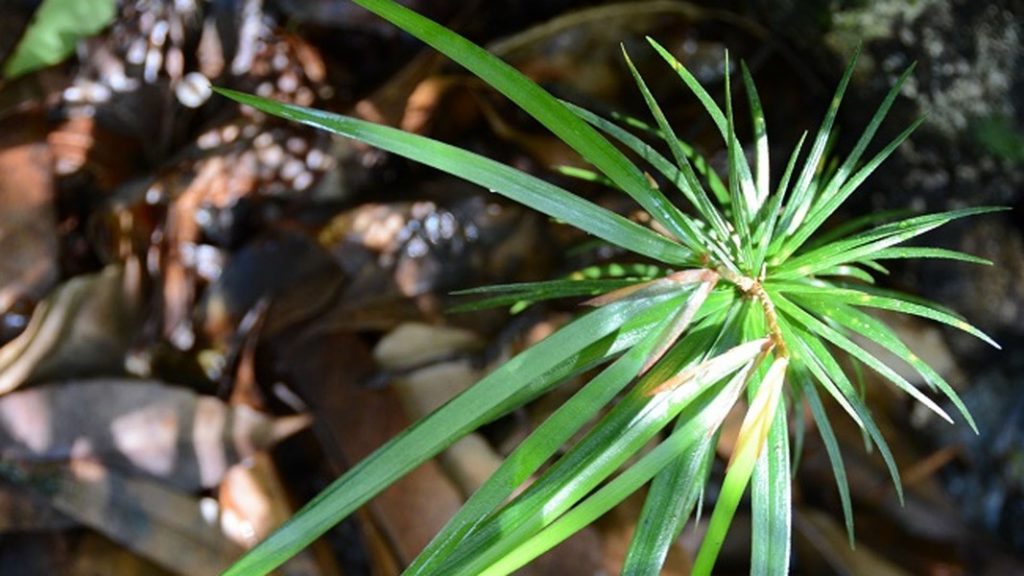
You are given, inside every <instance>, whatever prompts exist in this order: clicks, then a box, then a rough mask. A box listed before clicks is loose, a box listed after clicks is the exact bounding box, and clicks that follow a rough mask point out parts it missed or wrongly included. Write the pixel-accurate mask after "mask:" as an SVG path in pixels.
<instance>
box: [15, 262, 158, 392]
mask: <svg viewBox="0 0 1024 576" xmlns="http://www.w3.org/2000/svg"><path fill="white" fill-rule="evenodd" d="M139 292H140V277H139V270H138V266H137V264H136V263H134V262H129V263H128V264H126V265H125V266H124V267H122V266H119V265H111V266H108V267H107V268H105V269H104V270H103V271H102V272H100V273H98V274H90V275H82V276H77V277H75V278H73V279H71V280H69V281H67V282H65V283H64V284H62V285H61V286H59V287H58V288H57V289H56V290H54V292H53V293H51V294H50V295H49V296H48V297H47V298H46V299H45V300H43V301H42V302H41V303H40V304H39V305H38V306H37V307H36V309H35V310H34V311H33V313H32V318H31V320H29V323H28V326H26V328H25V331H24V332H22V333H21V334H20V335H19V336H18V337H17V338H15V339H14V340H12V341H10V342H9V343H7V345H5V346H4V347H3V348H0V394H4V393H7V392H10V391H11V390H14V389H15V388H17V387H18V386H20V385H21V384H23V383H25V382H28V381H40V380H44V379H57V378H67V377H69V376H72V375H74V376H76V377H80V376H83V375H92V374H102V373H107V374H109V373H112V372H113V373H118V372H123V371H124V357H125V354H126V353H127V351H128V348H129V346H130V343H131V339H132V336H133V334H134V332H135V329H136V326H137V321H138V314H137V312H138V303H139Z"/></svg>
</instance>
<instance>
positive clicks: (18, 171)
mask: <svg viewBox="0 0 1024 576" xmlns="http://www.w3.org/2000/svg"><path fill="white" fill-rule="evenodd" d="M45 130H46V124H45V122H44V121H43V119H42V118H41V117H38V116H36V115H19V116H15V117H13V118H10V119H8V120H6V121H3V122H0V254H3V255H4V256H3V258H0V314H4V313H6V312H7V311H8V310H9V309H10V308H11V307H12V306H13V305H14V304H15V303H17V302H18V301H20V300H22V299H26V300H29V301H30V302H32V303H34V302H35V301H37V300H39V299H40V298H42V297H43V295H44V294H45V293H46V291H47V290H48V289H49V288H50V287H51V286H52V285H53V283H54V282H55V281H56V280H57V217H56V215H55V213H54V206H53V203H54V186H53V177H52V169H51V163H52V159H51V157H50V150H49V147H48V146H47V144H46V140H45Z"/></svg>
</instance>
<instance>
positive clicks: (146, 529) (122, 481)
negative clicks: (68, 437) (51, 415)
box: [19, 460, 242, 576]
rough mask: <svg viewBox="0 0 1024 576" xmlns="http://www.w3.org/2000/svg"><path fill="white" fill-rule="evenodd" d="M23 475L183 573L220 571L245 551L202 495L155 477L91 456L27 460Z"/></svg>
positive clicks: (54, 499)
mask: <svg viewBox="0 0 1024 576" xmlns="http://www.w3.org/2000/svg"><path fill="white" fill-rule="evenodd" d="M19 476H20V478H19V484H21V485H23V486H26V487H29V488H30V489H31V490H33V491H35V492H36V493H38V494H41V495H43V496H45V497H46V498H47V499H48V500H49V502H50V503H51V504H52V505H53V507H54V508H56V509H57V510H59V511H60V512H62V513H64V514H66V515H68V516H70V517H72V518H74V519H75V520H77V521H78V522H80V523H82V524H84V525H86V526H89V527H90V528H92V529H94V530H96V531H98V532H100V533H102V534H104V535H106V536H107V537H109V538H110V539H111V540H113V541H115V542H117V543H119V544H121V545H123V546H124V547H126V548H128V549H129V550H132V551H133V552H135V553H137V554H139V555H140V556H143V557H145V558H147V559H149V560H151V561H153V562H155V563H156V564H158V565H160V566H162V567H164V568H166V569H168V570H171V571H173V572H176V573H178V574H183V575H189V576H203V575H206V574H209V575H211V576H212V575H216V574H219V573H221V572H222V571H224V570H225V569H226V568H227V567H228V566H229V565H230V564H231V563H232V561H233V560H234V559H235V558H237V557H239V556H240V555H241V553H242V549H241V547H239V546H238V545H236V544H235V543H234V542H232V541H231V540H230V539H228V538H227V537H226V536H224V534H223V533H222V532H221V531H220V529H219V528H218V527H217V525H216V523H215V522H210V521H209V520H207V519H206V515H204V514H203V510H202V507H201V506H200V501H199V499H197V498H195V497H193V496H189V495H187V494H184V493H181V492H177V491H175V490H173V489H170V488H166V487H164V486H161V485H159V484H157V483H155V482H153V481H150V480H142V479H133V478H129V477H126V476H122V475H120V474H118V473H116V472H114V471H112V470H109V469H107V468H104V467H103V466H102V465H100V464H98V463H96V462H92V461H88V460H73V461H71V462H69V463H67V464H56V465H55V464H41V465H32V466H23V467H21V471H20V474H19Z"/></svg>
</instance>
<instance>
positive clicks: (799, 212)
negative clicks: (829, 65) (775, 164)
mask: <svg viewBox="0 0 1024 576" xmlns="http://www.w3.org/2000/svg"><path fill="white" fill-rule="evenodd" d="M859 55H860V47H858V48H857V51H856V52H854V54H853V57H852V58H851V59H850V63H849V64H848V65H847V66H846V71H845V72H844V73H843V77H842V79H841V80H840V81H839V86H838V87H836V92H835V94H834V95H833V96H832V102H831V103H830V104H829V107H828V111H827V112H826V113H825V119H824V120H822V122H821V127H820V128H819V129H818V135H817V136H816V137H815V138H814V143H813V144H811V151H810V153H809V154H808V156H807V160H806V161H805V162H804V168H803V170H801V171H800V176H799V177H797V180H796V184H794V185H793V194H792V195H791V196H790V199H789V202H787V204H786V210H785V211H784V212H783V215H782V230H783V232H784V233H785V234H786V235H787V236H791V235H793V234H795V233H796V232H797V230H798V228H799V226H800V224H801V223H802V222H803V219H804V217H805V216H806V215H807V213H808V212H809V211H810V209H811V206H812V204H813V201H814V188H813V187H812V186H811V182H812V180H813V179H814V176H815V174H816V173H817V171H818V169H819V166H820V164H821V160H822V157H823V156H824V154H825V147H826V146H827V145H828V141H829V138H830V136H831V135H832V125H833V123H835V119H836V113H837V112H838V111H839V104H840V102H842V100H843V94H844V93H845V92H846V86H847V85H848V84H849V83H850V77H851V76H853V69H854V67H855V66H856V64H857V57H858V56H859Z"/></svg>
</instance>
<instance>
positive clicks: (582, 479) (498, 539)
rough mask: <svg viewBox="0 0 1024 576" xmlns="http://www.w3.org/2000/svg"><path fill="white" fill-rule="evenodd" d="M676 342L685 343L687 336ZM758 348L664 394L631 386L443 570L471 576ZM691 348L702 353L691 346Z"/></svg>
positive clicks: (745, 348) (715, 363) (717, 360)
mask: <svg viewBox="0 0 1024 576" xmlns="http://www.w3.org/2000/svg"><path fill="white" fill-rule="evenodd" d="M716 332H717V331H716ZM699 339H700V336H697V337H696V338H694V340H699ZM691 342H693V340H691ZM680 344H681V345H686V344H687V340H683V341H681V342H680ZM762 346H763V341H755V342H751V343H747V344H743V345H740V346H737V347H736V348H733V349H731V350H729V351H727V352H725V353H723V354H722V355H721V356H716V357H714V358H712V359H710V360H708V361H706V362H705V363H703V364H701V366H702V368H700V367H694V368H693V369H692V371H693V380H692V381H690V382H688V383H687V385H686V386H680V387H678V388H676V389H674V390H672V391H670V392H665V393H661V394H655V395H654V396H650V395H649V391H650V387H649V386H644V385H643V384H641V385H640V386H638V387H637V388H635V389H634V391H633V392H632V393H631V394H630V395H629V396H627V397H626V398H625V399H624V400H623V401H622V402H620V403H619V404H618V405H617V406H616V407H615V408H614V409H613V410H612V412H611V413H609V415H608V416H606V417H605V418H604V419H602V420H601V422H600V423H598V424H597V425H596V426H595V427H594V428H593V429H592V430H591V432H590V433H589V434H588V435H587V437H586V438H584V440H583V441H581V443H580V444H579V445H577V446H576V447H574V448H573V450H571V451H570V452H569V453H568V454H566V456H564V457H563V458H562V459H561V460H559V461H558V462H556V463H555V464H554V466H552V468H551V469H550V470H549V471H548V472H547V473H545V474H544V476H542V477H541V478H540V479H539V480H537V482H535V483H534V484H533V485H531V486H530V488H528V489H527V490H526V492H524V493H523V494H522V495H521V496H520V497H519V498H517V499H516V500H515V501H513V502H512V503H511V504H510V505H509V506H507V507H506V508H505V509H503V510H502V511H501V512H500V513H499V514H498V515H496V516H495V517H494V518H493V519H492V520H489V521H488V522H487V523H486V524H484V525H482V526H481V527H480V529H479V530H478V531H477V532H476V533H475V534H473V535H470V536H469V538H468V539H467V540H466V541H465V542H464V543H463V544H462V549H461V551H460V554H458V555H457V556H453V559H452V561H451V563H450V564H449V565H448V569H447V570H446V571H444V573H445V574H465V575H475V574H477V573H479V570H480V569H481V568H483V567H486V566H488V565H489V564H490V563H492V562H494V561H496V560H497V559H499V558H501V557H503V556H504V555H506V554H507V553H508V552H510V551H511V550H513V549H514V548H515V547H516V546H518V545H520V544H521V543H523V542H525V541H527V540H529V538H531V537H532V535H533V534H535V533H536V532H537V531H538V530H541V529H543V528H544V526H546V525H548V524H550V523H551V522H553V521H554V520H555V519H556V518H557V517H558V516H560V515H561V514H562V513H563V512H565V511H566V510H568V509H569V508H570V507H571V506H572V505H574V504H575V503H576V502H578V501H579V500H581V499H582V498H584V497H585V496H586V495H587V494H589V493H590V492H591V490H593V489H594V488H595V487H596V486H597V485H598V484H599V483H600V482H601V481H603V480H604V479H605V478H607V477H608V476H609V475H611V474H612V473H613V472H614V471H615V470H616V469H617V468H618V467H619V466H620V465H621V464H622V463H623V462H625V461H626V459H627V458H629V457H630V456H631V455H632V454H634V453H636V452H637V451H638V450H639V449H640V448H642V447H643V446H644V445H645V444H646V443H647V442H648V441H649V440H650V439H651V438H652V437H653V436H654V435H655V434H656V433H657V432H658V431H659V430H661V429H662V428H663V427H664V426H665V425H666V424H667V423H668V422H670V421H671V420H673V419H674V418H675V416H676V415H677V414H678V413H679V412H680V411H681V410H683V409H684V408H685V407H686V406H687V405H689V404H690V403H691V402H693V401H694V400H695V399H696V398H697V397H699V396H700V395H701V394H702V393H703V392H704V391H705V390H707V389H708V388H709V387H710V386H712V385H713V384H714V383H716V382H718V381H719V380H721V379H722V378H724V377H726V376H728V375H729V374H730V373H732V372H735V371H736V370H738V369H740V367H741V366H742V365H743V364H744V363H745V362H749V360H750V359H751V357H752V356H753V355H756V354H757V353H758V351H759V350H760V348H761V347H762ZM693 351H694V352H703V350H701V349H700V348H697V347H695V348H694V350H693ZM648 380H649V379H648Z"/></svg>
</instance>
